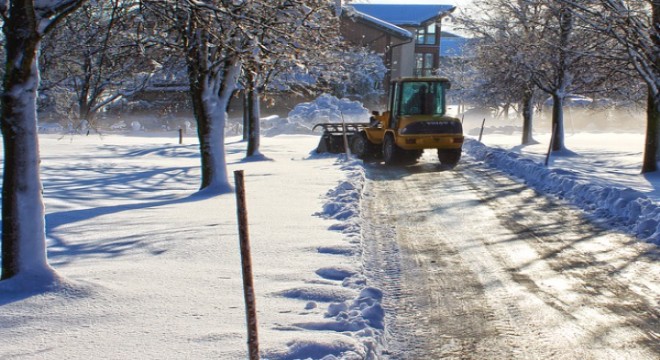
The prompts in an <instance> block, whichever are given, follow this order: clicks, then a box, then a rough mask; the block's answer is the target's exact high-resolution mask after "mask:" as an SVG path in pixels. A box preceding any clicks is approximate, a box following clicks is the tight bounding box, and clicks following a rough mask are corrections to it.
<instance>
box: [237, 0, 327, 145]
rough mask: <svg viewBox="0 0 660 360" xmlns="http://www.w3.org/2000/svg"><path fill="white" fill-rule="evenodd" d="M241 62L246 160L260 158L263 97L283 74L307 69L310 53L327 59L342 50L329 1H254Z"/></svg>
mask: <svg viewBox="0 0 660 360" xmlns="http://www.w3.org/2000/svg"><path fill="white" fill-rule="evenodd" d="M250 4H251V5H250V7H249V9H246V11H245V12H244V15H245V16H246V18H249V19H250V20H251V21H249V22H247V26H246V32H248V33H249V35H248V39H246V46H245V48H246V49H247V51H245V52H244V56H243V57H242V58H243V60H242V64H243V77H242V84H243V88H244V95H245V100H246V101H245V106H244V112H245V116H244V119H245V121H244V126H245V128H246V129H247V131H246V135H247V140H248V147H247V156H254V155H259V138H260V127H259V118H260V107H259V105H260V101H261V94H262V93H263V92H264V91H266V88H267V86H268V84H269V83H271V81H272V80H273V79H275V78H276V77H277V75H278V74H280V73H282V72H283V71H287V70H290V69H292V68H293V69H296V68H302V67H304V66H305V65H304V64H305V62H306V59H309V58H310V57H309V56H308V55H309V54H310V53H315V55H316V56H315V57H314V58H316V59H318V58H320V56H319V54H327V53H329V52H331V51H333V49H336V48H337V46H338V37H337V31H338V23H337V18H336V16H334V14H333V10H334V9H333V8H332V6H331V5H332V4H334V2H332V1H328V0H313V1H310V0H306V1H302V0H296V1H291V0H275V1H273V0H270V1H268V0H260V1H252V2H251V3H250Z"/></svg>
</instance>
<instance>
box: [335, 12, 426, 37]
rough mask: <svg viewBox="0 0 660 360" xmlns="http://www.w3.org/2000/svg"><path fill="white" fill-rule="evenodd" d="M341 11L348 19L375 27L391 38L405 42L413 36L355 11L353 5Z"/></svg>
mask: <svg viewBox="0 0 660 360" xmlns="http://www.w3.org/2000/svg"><path fill="white" fill-rule="evenodd" d="M342 10H343V13H344V14H346V15H347V16H348V17H351V18H353V19H355V20H358V21H362V22H363V23H367V24H369V25H371V26H373V27H376V28H378V29H380V30H382V31H385V32H387V33H389V34H391V35H392V36H397V37H400V38H403V39H406V40H408V39H412V38H413V37H414V35H413V34H412V33H411V32H410V31H408V30H406V29H403V28H400V27H398V26H396V25H394V24H391V23H389V22H387V21H384V20H382V19H379V18H376V17H374V16H371V15H369V14H366V13H363V12H361V11H358V10H357V9H355V5H347V6H344V7H343V9H342Z"/></svg>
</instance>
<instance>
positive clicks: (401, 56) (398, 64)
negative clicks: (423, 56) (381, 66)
mask: <svg viewBox="0 0 660 360" xmlns="http://www.w3.org/2000/svg"><path fill="white" fill-rule="evenodd" d="M414 68H415V42H414V41H411V42H408V43H405V44H401V45H400V46H397V47H395V48H394V49H393V50H392V78H393V79H396V78H399V77H405V76H413V69H414Z"/></svg>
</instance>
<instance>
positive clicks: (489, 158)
mask: <svg viewBox="0 0 660 360" xmlns="http://www.w3.org/2000/svg"><path fill="white" fill-rule="evenodd" d="M464 150H465V151H466V152H467V153H469V154H470V155H471V156H472V157H474V158H476V159H477V160H480V161H483V162H484V163H486V164H488V165H490V166H493V167H496V168H498V169H501V170H503V171H505V172H507V173H509V174H511V175H514V176H516V177H519V178H521V179H523V180H524V181H525V183H527V184H528V185H529V186H530V187H532V188H533V189H535V190H537V191H539V192H542V193H548V194H553V195H556V196H558V197H559V198H561V199H565V200H567V201H569V202H570V203H572V204H574V205H576V206H579V207H581V208H582V209H584V210H587V211H589V212H590V213H592V214H594V215H595V216H597V217H598V218H601V219H603V220H605V221H606V222H607V223H608V224H610V225H613V226H616V227H618V228H621V229H623V230H624V231H626V232H629V233H631V234H633V235H635V236H637V237H638V238H641V239H644V240H645V241H647V242H651V243H655V244H659V245H660V207H659V206H658V205H657V204H656V203H655V202H654V201H653V200H652V199H650V198H649V197H647V196H646V195H644V194H643V193H641V192H639V191H637V190H633V189H630V188H623V187H606V186H601V185H597V184H593V183H591V182H588V181H585V180H580V179H578V176H577V174H576V173H574V172H572V171H570V170H564V169H552V168H547V167H545V166H544V165H543V164H541V163H538V162H535V161H533V160H531V159H528V158H524V157H523V156H521V155H520V154H517V153H512V152H509V151H506V150H502V149H495V148H490V147H487V146H485V145H484V144H482V143H480V142H478V141H475V140H472V139H467V140H466V142H465V146H464Z"/></svg>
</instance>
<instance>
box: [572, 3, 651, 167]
mask: <svg viewBox="0 0 660 360" xmlns="http://www.w3.org/2000/svg"><path fill="white" fill-rule="evenodd" d="M562 2H564V3H565V4H567V5H568V6H570V7H571V9H572V10H573V11H574V13H575V14H576V16H578V17H580V18H581V19H582V20H583V21H584V22H586V23H587V24H589V26H591V27H592V28H593V29H594V30H595V31H597V32H599V33H602V34H605V35H607V36H609V37H611V38H612V39H614V40H615V41H616V42H617V43H618V44H619V45H620V46H621V47H622V48H623V52H624V55H625V56H626V57H627V59H628V61H629V62H630V63H631V64H632V66H633V68H634V69H635V71H636V72H637V73H638V74H639V76H640V77H641V79H642V80H643V81H644V83H646V86H647V91H648V100H647V126H646V140H645V147H644V159H643V163H642V173H648V172H654V171H657V170H658V156H660V155H659V152H660V1H659V0H637V1H626V0H589V1H572V0H562Z"/></svg>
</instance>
